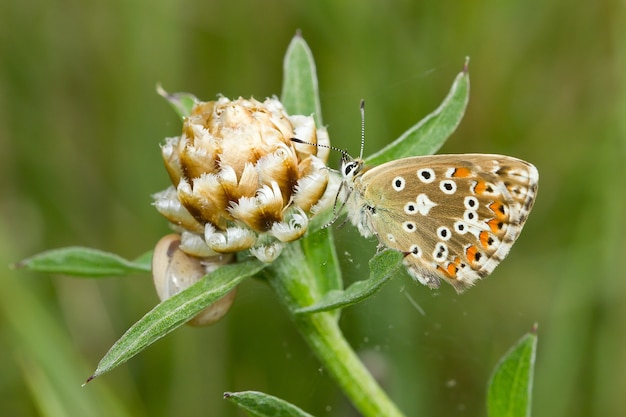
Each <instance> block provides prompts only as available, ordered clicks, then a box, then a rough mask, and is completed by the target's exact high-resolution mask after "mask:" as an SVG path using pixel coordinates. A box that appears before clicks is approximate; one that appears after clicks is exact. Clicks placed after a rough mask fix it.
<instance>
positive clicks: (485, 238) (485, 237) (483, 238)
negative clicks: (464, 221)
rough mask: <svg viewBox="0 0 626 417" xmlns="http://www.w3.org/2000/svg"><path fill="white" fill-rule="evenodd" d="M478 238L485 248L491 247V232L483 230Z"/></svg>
mask: <svg viewBox="0 0 626 417" xmlns="http://www.w3.org/2000/svg"><path fill="white" fill-rule="evenodd" d="M478 239H479V240H480V244H481V245H483V248H485V249H487V248H488V247H489V232H487V231H485V230H483V231H482V232H480V234H479V235H478Z"/></svg>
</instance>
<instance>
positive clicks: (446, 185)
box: [439, 180, 456, 195]
mask: <svg viewBox="0 0 626 417" xmlns="http://www.w3.org/2000/svg"><path fill="white" fill-rule="evenodd" d="M439 189H440V190H441V191H443V193H444V194H449V195H452V194H454V193H455V192H456V182H454V181H452V180H443V181H441V182H440V183H439Z"/></svg>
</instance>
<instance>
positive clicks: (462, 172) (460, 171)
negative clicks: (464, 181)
mask: <svg viewBox="0 0 626 417" xmlns="http://www.w3.org/2000/svg"><path fill="white" fill-rule="evenodd" d="M471 173H472V171H470V169H469V168H465V167H462V168H456V169H455V170H454V174H452V177H453V178H467V177H469V176H470V175H471Z"/></svg>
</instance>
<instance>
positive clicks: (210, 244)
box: [154, 97, 334, 262]
mask: <svg viewBox="0 0 626 417" xmlns="http://www.w3.org/2000/svg"><path fill="white" fill-rule="evenodd" d="M294 137H297V138H298V139H300V140H301V141H303V142H307V143H296V142H294V141H292V140H291V139H292V138H294ZM328 142H329V140H328V134H327V133H326V130H325V129H324V128H321V127H317V126H315V122H314V120H313V118H312V117H311V116H302V115H296V116H289V115H288V114H287V113H286V112H285V110H284V108H283V106H282V104H281V103H280V102H279V101H278V100H277V99H275V98H271V99H267V100H265V101H264V102H262V103H261V102H259V101H257V100H254V99H249V100H246V99H242V98H239V99H237V100H229V99H227V98H225V97H221V98H219V99H218V100H217V101H211V102H197V103H196V104H195V106H194V107H193V109H192V111H191V114H190V115H189V116H188V117H186V118H185V120H184V122H183V132H182V134H181V136H177V137H174V138H168V139H167V140H166V142H165V144H164V145H163V147H162V154H163V159H164V161H165V167H166V169H167V172H168V173H169V176H170V178H171V180H172V184H173V185H172V186H171V187H169V188H167V189H166V190H164V191H162V192H160V193H158V194H156V195H155V196H154V198H155V206H156V208H157V210H158V211H159V212H160V213H161V214H162V215H163V216H165V217H166V218H167V219H168V220H169V221H170V222H171V224H172V225H173V227H174V229H175V230H177V231H178V232H180V233H181V235H182V243H181V246H180V247H181V249H182V250H184V251H185V252H187V253H188V254H190V255H194V256H198V257H208V256H215V255H216V254H222V253H232V252H238V251H242V250H247V249H250V250H251V253H252V254H254V255H255V256H256V257H257V258H259V259H260V260H262V261H265V262H271V261H273V260H274V259H276V257H278V255H280V252H281V250H282V247H283V245H284V244H285V243H286V242H291V241H293V240H295V239H298V238H299V237H301V236H302V235H303V234H304V233H305V231H306V229H307V225H308V221H309V217H310V216H312V215H314V214H315V213H316V212H318V211H319V210H320V209H321V208H323V207H325V206H326V205H327V204H328V202H329V201H330V200H331V198H332V197H331V198H329V196H334V194H333V193H332V192H330V193H327V192H326V191H327V188H328V182H329V173H328V170H327V169H326V165H325V162H326V159H327V157H328V148H327V147H323V146H315V145H316V144H319V145H325V146H327V145H328Z"/></svg>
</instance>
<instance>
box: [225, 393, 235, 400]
mask: <svg viewBox="0 0 626 417" xmlns="http://www.w3.org/2000/svg"><path fill="white" fill-rule="evenodd" d="M233 395H234V394H233V393H232V392H225V393H224V399H228V398H230V397H232V396H233Z"/></svg>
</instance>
